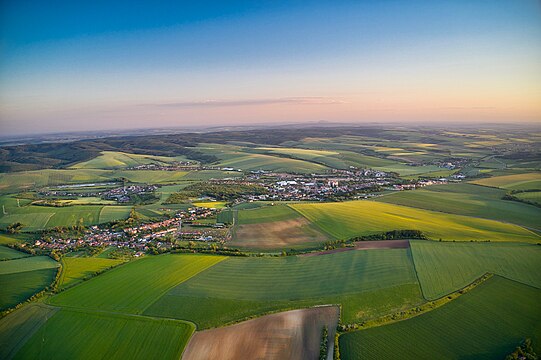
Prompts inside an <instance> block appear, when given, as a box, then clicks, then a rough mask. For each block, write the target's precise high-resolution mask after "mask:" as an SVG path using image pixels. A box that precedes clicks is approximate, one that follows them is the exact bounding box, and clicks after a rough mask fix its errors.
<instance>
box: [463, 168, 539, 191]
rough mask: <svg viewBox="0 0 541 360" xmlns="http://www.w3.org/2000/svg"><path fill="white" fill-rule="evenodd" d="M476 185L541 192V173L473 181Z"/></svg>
mask: <svg viewBox="0 0 541 360" xmlns="http://www.w3.org/2000/svg"><path fill="white" fill-rule="evenodd" d="M473 183H474V184H478V185H484V186H492V187H499V188H502V189H507V190H528V189H537V190H541V173H540V172H535V173H526V174H515V175H503V176H495V177H490V178H486V179H480V180H475V181H473Z"/></svg>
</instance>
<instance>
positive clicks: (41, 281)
mask: <svg viewBox="0 0 541 360" xmlns="http://www.w3.org/2000/svg"><path fill="white" fill-rule="evenodd" d="M57 266H58V263H57V262H55V261H54V260H52V259H51V258H49V257H46V256H34V257H25V258H19V259H14V260H7V261H0V288H1V289H2V291H1V292H0V310H4V309H7V308H10V307H12V306H15V305H17V304H18V303H20V302H22V301H24V300H26V299H27V298H29V297H30V296H32V295H33V294H35V293H37V292H38V291H40V290H42V289H43V288H45V287H46V286H48V285H50V284H51V282H52V281H53V279H54V277H55V274H56V268H57Z"/></svg>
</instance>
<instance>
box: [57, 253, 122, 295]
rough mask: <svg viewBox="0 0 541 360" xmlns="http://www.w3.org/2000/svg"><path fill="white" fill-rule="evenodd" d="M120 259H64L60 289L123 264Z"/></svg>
mask: <svg viewBox="0 0 541 360" xmlns="http://www.w3.org/2000/svg"><path fill="white" fill-rule="evenodd" d="M123 262H124V261H123V260H120V259H104V258H99V257H64V258H63V259H62V274H61V275H60V281H59V287H60V288H64V287H67V286H72V285H74V284H77V283H79V282H81V281H82V280H83V279H86V278H89V277H91V276H93V275H94V274H95V273H96V272H100V271H103V270H106V269H108V268H110V267H114V266H117V265H120V264H122V263H123Z"/></svg>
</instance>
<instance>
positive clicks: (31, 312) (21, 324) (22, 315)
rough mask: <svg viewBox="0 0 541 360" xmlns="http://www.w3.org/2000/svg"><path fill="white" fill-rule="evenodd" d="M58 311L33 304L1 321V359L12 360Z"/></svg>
mask: <svg viewBox="0 0 541 360" xmlns="http://www.w3.org/2000/svg"><path fill="white" fill-rule="evenodd" d="M57 310H58V309H55V308H53V307H50V306H45V305H43V304H31V305H28V306H24V307H23V308H21V309H19V310H17V311H15V312H12V313H10V314H8V315H7V316H6V317H4V318H2V319H1V320H0V359H12V358H14V357H15V355H16V354H17V352H18V351H19V350H20V349H21V348H22V347H23V345H24V344H25V343H26V342H27V341H28V340H29V339H30V338H31V337H32V335H34V333H35V332H36V331H38V329H39V328H40V327H41V326H43V324H45V322H47V320H48V319H49V318H50V317H51V316H53V314H54V313H55V312H56V311H57Z"/></svg>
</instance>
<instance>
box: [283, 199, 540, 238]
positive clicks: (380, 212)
mask: <svg viewBox="0 0 541 360" xmlns="http://www.w3.org/2000/svg"><path fill="white" fill-rule="evenodd" d="M290 206H291V207H292V208H294V209H295V210H297V211H299V212H300V213H301V214H302V215H304V216H305V217H306V218H308V219H309V220H310V221H312V222H313V223H315V224H316V225H318V226H319V227H320V228H321V229H322V230H323V231H325V232H326V233H328V234H329V235H331V236H333V237H334V238H337V239H348V238H351V237H354V236H359V235H368V234H374V233H380V232H383V231H389V230H398V229H412V230H420V231H423V232H424V233H425V234H426V235H427V236H428V237H430V238H432V239H440V238H441V239H444V240H457V241H470V240H473V241H487V240H490V241H521V242H530V243H535V242H539V241H540V239H541V237H540V236H539V235H537V234H535V233H533V232H531V231H528V230H526V229H524V228H521V227H519V226H517V225H512V224H506V223H502V222H498V221H494V220H487V219H478V218H473V217H468V216H460V215H454V214H444V213H440V212H434V211H428V210H421V209H415V208H411V207H405V206H399V205H394V204H385V203H381V202H375V201H366V200H360V201H347V202H341V203H317V204H293V205H290Z"/></svg>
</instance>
